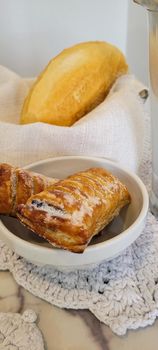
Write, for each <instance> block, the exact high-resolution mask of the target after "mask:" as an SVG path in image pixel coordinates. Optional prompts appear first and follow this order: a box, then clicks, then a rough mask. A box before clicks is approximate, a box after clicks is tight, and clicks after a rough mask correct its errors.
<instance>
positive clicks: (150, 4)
mask: <svg viewBox="0 0 158 350" xmlns="http://www.w3.org/2000/svg"><path fill="white" fill-rule="evenodd" d="M133 1H134V2H136V3H137V4H139V5H142V6H145V7H146V8H147V9H148V10H151V11H158V0H133Z"/></svg>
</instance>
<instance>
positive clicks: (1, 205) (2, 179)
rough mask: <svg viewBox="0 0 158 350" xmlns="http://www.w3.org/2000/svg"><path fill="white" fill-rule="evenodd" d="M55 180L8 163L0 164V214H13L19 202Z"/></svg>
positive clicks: (24, 201) (25, 200)
mask: <svg viewBox="0 0 158 350" xmlns="http://www.w3.org/2000/svg"><path fill="white" fill-rule="evenodd" d="M56 181H58V180H57V179H50V178H47V177H46V176H43V175H39V174H36V173H33V172H30V171H26V170H24V169H21V168H15V167H13V166H11V165H10V164H6V163H2V164H0V214H8V215H12V216H15V215H16V210H17V206H18V205H19V204H24V203H26V202H27V200H28V198H29V197H30V196H31V195H33V194H36V193H39V192H41V191H43V190H44V189H45V188H46V187H49V186H50V185H52V184H54V182H56Z"/></svg>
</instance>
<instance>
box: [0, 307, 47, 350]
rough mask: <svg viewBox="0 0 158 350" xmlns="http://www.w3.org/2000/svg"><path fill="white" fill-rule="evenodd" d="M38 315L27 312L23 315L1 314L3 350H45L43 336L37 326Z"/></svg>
mask: <svg viewBox="0 0 158 350" xmlns="http://www.w3.org/2000/svg"><path fill="white" fill-rule="evenodd" d="M35 321H36V314H35V312H34V311H32V310H26V311H25V312H24V313H23V315H20V314H13V313H9V312H8V313H2V312H1V313H0V349H1V350H28V349H29V350H37V349H38V350H44V344H43V339H42V335H41V333H40V331H39V329H38V328H37V326H36V325H35V323H34V322H35Z"/></svg>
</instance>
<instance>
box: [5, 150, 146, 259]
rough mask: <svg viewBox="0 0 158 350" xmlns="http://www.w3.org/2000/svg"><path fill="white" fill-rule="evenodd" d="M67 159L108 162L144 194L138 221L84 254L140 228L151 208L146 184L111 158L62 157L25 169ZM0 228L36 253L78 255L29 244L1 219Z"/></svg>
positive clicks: (87, 249)
mask: <svg viewBox="0 0 158 350" xmlns="http://www.w3.org/2000/svg"><path fill="white" fill-rule="evenodd" d="M65 159H68V160H69V159H72V160H73V159H74V160H76V159H80V160H83V159H84V160H93V161H96V162H97V161H103V162H106V163H107V164H109V165H111V166H114V167H115V168H117V169H118V170H120V171H121V172H124V173H126V175H127V176H128V177H129V178H131V179H132V180H134V181H135V183H137V185H138V187H139V188H140V191H141V194H142V208H141V210H140V213H139V215H138V217H137V218H136V220H135V221H134V222H133V223H132V224H131V225H130V226H129V227H128V228H127V229H125V230H124V231H122V232H121V233H119V234H118V235H116V236H115V237H112V238H110V239H108V240H106V241H104V242H100V243H95V244H93V245H89V246H88V247H86V249H85V251H84V253H83V254H86V253H92V252H95V251H97V250H98V249H102V248H104V247H105V245H106V246H108V245H111V242H113V243H114V244H115V243H116V242H117V241H118V240H120V238H123V237H125V236H127V235H128V233H129V231H131V230H133V229H135V227H136V226H139V224H141V222H142V221H143V219H144V218H145V216H146V214H147V211H148V208H149V196H148V192H147V189H146V187H145V185H144V183H143V182H142V180H141V179H140V178H139V176H138V175H136V174H135V173H133V172H131V171H130V170H129V169H126V168H125V167H122V166H121V165H120V164H119V163H117V162H116V161H113V160H111V159H109V158H103V157H89V156H61V157H52V158H46V159H43V160H39V161H36V162H32V163H30V164H28V165H26V166H23V169H26V170H30V171H31V167H34V166H37V165H42V164H45V163H51V162H52V161H53V162H54V161H58V160H59V161H60V160H61V161H62V160H65ZM0 227H3V230H4V231H5V232H6V234H7V237H8V238H10V239H11V238H12V236H14V240H15V242H18V244H20V245H21V244H22V246H26V247H27V248H28V247H29V246H32V247H33V248H34V249H35V251H39V250H40V251H41V250H42V251H43V253H46V252H48V251H49V252H50V251H53V252H54V253H56V252H59V251H60V254H61V253H62V254H70V253H71V254H74V255H76V253H73V252H70V251H68V250H64V249H60V248H59V249H56V248H55V249H53V248H54V247H53V246H52V247H45V246H41V245H38V244H35V243H32V242H28V241H25V240H24V239H22V238H20V237H18V236H16V235H15V234H14V233H13V232H11V231H10V230H9V229H8V228H7V227H6V226H5V224H4V223H3V222H2V220H1V219H0Z"/></svg>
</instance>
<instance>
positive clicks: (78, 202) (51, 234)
mask: <svg viewBox="0 0 158 350" xmlns="http://www.w3.org/2000/svg"><path fill="white" fill-rule="evenodd" d="M129 202H130V195H129V193H128V190H127V188H126V187H125V186H124V185H123V184H122V183H121V182H120V181H119V180H118V179H117V178H116V177H114V176H113V175H111V174H110V173H109V172H107V171H106V170H105V169H101V168H92V169H89V170H87V171H84V172H80V173H77V174H75V175H72V176H69V177H68V178H67V179H64V180H60V181H59V182H58V183H56V184H54V186H53V187H52V188H49V190H45V191H43V192H41V193H39V194H37V195H35V196H32V197H31V198H29V200H28V201H27V203H26V204H25V205H21V206H19V208H18V214H17V216H18V218H19V219H20V220H21V222H22V223H23V224H25V225H26V226H27V227H28V228H30V229H31V230H32V231H34V232H35V233H37V234H38V235H40V236H42V237H43V238H45V239H46V240H48V241H49V242H50V243H51V244H52V245H54V246H56V247H60V248H64V249H68V250H70V251H72V252H76V253H81V252H83V251H84V249H85V248H86V246H87V245H88V243H89V242H90V240H91V239H92V237H93V236H94V235H96V234H97V233H99V232H100V231H101V230H102V229H103V228H104V227H105V226H106V225H107V224H108V223H109V222H110V221H111V220H112V219H113V218H114V217H115V216H117V215H118V214H119V211H120V209H121V208H122V207H124V206H125V205H126V204H128V203H129Z"/></svg>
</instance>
